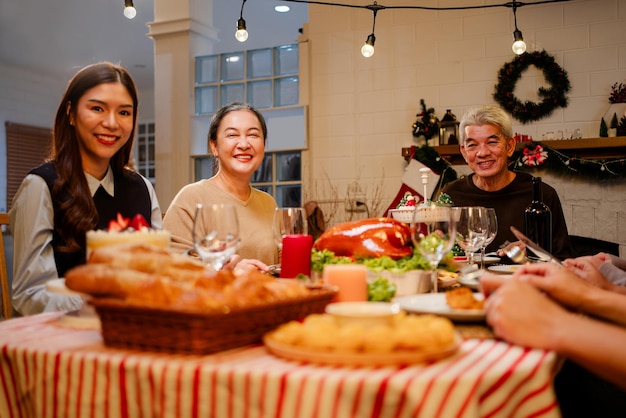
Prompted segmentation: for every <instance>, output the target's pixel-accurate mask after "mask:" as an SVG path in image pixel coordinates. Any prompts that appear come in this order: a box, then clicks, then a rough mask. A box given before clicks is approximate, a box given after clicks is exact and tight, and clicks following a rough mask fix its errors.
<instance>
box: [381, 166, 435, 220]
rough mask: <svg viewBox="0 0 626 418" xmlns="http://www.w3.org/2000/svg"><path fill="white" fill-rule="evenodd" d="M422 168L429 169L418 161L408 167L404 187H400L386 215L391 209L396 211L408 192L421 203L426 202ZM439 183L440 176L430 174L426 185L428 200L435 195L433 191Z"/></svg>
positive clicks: (403, 182) (431, 172)
mask: <svg viewBox="0 0 626 418" xmlns="http://www.w3.org/2000/svg"><path fill="white" fill-rule="evenodd" d="M420 168H428V167H426V166H425V165H424V164H422V163H421V162H419V161H417V160H416V159H411V161H410V162H409V165H407V167H406V169H405V171H404V175H403V176H402V185H401V186H400V190H398V193H397V194H396V197H394V198H393V201H392V202H391V204H390V205H389V207H388V208H387V210H386V211H385V214H388V213H389V209H395V208H396V206H398V204H399V203H400V201H401V200H402V198H403V197H404V195H405V193H406V192H410V193H411V194H412V195H413V196H415V197H417V199H418V200H419V201H420V202H423V201H424V196H423V195H422V194H423V193H424V184H422V174H423V173H422V172H421V171H420ZM438 181H439V176H438V175H437V174H435V173H433V171H432V170H429V172H428V183H426V199H430V198H431V195H432V193H433V190H434V189H435V187H436V186H437V182H438ZM417 190H421V191H422V192H421V193H418V192H417Z"/></svg>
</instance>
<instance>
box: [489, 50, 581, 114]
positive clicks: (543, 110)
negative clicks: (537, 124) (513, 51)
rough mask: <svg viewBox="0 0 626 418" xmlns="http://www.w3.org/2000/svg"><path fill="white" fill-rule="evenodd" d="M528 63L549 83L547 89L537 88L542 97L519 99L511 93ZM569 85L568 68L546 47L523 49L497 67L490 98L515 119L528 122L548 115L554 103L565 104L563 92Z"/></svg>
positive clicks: (552, 109) (555, 106) (554, 107)
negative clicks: (533, 100) (543, 48)
mask: <svg viewBox="0 0 626 418" xmlns="http://www.w3.org/2000/svg"><path fill="white" fill-rule="evenodd" d="M531 65H534V66H535V67H537V69H539V70H542V71H543V75H544V77H545V79H546V81H547V82H548V83H550V85H551V88H549V89H547V88H544V87H541V88H539V91H538V95H539V96H540V97H543V100H542V101H541V102H539V103H535V102H531V101H525V102H522V101H521V100H519V99H518V98H517V97H515V94H513V92H514V91H515V84H516V83H517V81H518V80H519V79H520V78H521V76H522V73H523V72H524V71H525V70H527V69H528V67H529V66H531ZM570 89H571V85H570V82H569V79H568V78H567V72H566V71H565V70H564V69H563V68H561V67H560V66H559V65H558V64H557V63H556V61H555V60H554V58H553V57H552V56H550V55H549V54H548V53H547V52H546V51H536V52H530V53H528V52H526V53H524V54H521V55H518V56H516V57H515V58H514V59H513V61H511V62H507V63H506V64H504V66H503V67H502V68H501V69H500V71H499V73H498V84H497V85H496V91H495V93H494V94H493V98H494V99H495V100H496V102H498V103H499V104H500V106H502V108H503V109H504V110H506V111H507V112H509V113H510V114H511V115H512V116H513V117H514V118H515V119H517V120H519V121H520V122H522V123H528V122H532V121H536V120H539V119H542V118H545V117H548V116H550V115H551V114H552V112H553V111H554V109H556V108H557V107H566V106H567V97H566V96H565V94H566V93H567V92H569V91H570Z"/></svg>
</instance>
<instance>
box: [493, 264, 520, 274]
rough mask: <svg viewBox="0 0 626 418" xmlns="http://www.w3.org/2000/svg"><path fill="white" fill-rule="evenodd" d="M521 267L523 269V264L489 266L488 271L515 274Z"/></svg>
mask: <svg viewBox="0 0 626 418" xmlns="http://www.w3.org/2000/svg"><path fill="white" fill-rule="evenodd" d="M520 267H522V264H506V265H500V266H489V267H487V270H489V271H492V272H494V273H498V274H513V273H515V272H516V271H517V270H518V269H519V268H520Z"/></svg>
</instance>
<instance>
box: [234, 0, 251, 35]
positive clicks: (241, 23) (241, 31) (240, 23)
mask: <svg viewBox="0 0 626 418" xmlns="http://www.w3.org/2000/svg"><path fill="white" fill-rule="evenodd" d="M245 4H246V0H243V1H242V2H241V12H240V13H239V20H237V32H235V39H237V40H238V41H239V42H246V41H247V40H248V31H247V30H246V21H245V20H243V6H244V5H245Z"/></svg>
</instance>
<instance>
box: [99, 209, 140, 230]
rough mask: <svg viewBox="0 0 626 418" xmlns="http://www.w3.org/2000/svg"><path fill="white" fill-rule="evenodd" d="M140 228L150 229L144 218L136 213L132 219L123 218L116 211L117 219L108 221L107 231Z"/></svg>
mask: <svg viewBox="0 0 626 418" xmlns="http://www.w3.org/2000/svg"><path fill="white" fill-rule="evenodd" d="M142 229H150V225H148V222H147V221H146V219H145V218H144V217H143V216H142V215H140V214H137V215H135V216H133V218H132V219H130V218H125V217H123V216H122V214H121V213H119V212H118V214H117V219H112V220H111V221H110V222H109V229H108V230H109V232H121V231H131V230H133V231H141V230H142Z"/></svg>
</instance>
